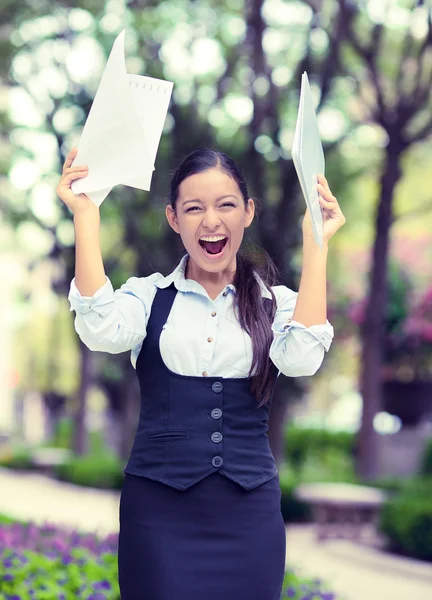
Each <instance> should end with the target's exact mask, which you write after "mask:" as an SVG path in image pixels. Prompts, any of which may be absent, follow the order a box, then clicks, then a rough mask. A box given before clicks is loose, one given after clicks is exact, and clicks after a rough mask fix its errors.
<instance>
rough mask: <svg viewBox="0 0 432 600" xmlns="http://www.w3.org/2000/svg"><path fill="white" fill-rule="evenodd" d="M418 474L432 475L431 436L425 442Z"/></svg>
mask: <svg viewBox="0 0 432 600" xmlns="http://www.w3.org/2000/svg"><path fill="white" fill-rule="evenodd" d="M420 474H421V475H425V476H432V437H431V438H430V439H429V440H428V441H427V442H426V445H425V448H424V451H423V456H422V460H421V466H420Z"/></svg>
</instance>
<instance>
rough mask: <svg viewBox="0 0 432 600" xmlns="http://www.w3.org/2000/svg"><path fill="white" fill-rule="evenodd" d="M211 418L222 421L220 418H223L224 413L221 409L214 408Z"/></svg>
mask: <svg viewBox="0 0 432 600" xmlns="http://www.w3.org/2000/svg"><path fill="white" fill-rule="evenodd" d="M211 416H212V418H213V419H220V418H221V416H222V411H221V409H220V408H214V409H213V410H212V411H211Z"/></svg>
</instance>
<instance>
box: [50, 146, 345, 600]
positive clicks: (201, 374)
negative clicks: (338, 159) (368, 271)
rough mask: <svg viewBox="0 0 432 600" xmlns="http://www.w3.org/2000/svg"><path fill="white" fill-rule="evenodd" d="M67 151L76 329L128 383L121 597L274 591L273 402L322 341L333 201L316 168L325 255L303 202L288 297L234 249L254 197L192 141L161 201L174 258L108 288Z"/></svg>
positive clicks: (262, 596) (182, 599)
mask: <svg viewBox="0 0 432 600" xmlns="http://www.w3.org/2000/svg"><path fill="white" fill-rule="evenodd" d="M75 155H76V149H73V150H72V151H71V152H70V153H69V154H68V156H67V158H66V161H65V163H64V168H63V176H62V178H61V181H60V183H59V186H58V188H57V193H58V195H59V196H60V198H61V199H62V200H63V201H64V202H65V203H66V204H67V206H68V207H69V208H70V209H71V210H72V212H73V214H74V225H75V234H76V272H75V278H74V280H73V281H72V283H71V290H70V295H69V299H70V303H71V307H72V309H74V310H75V311H76V319H75V328H76V330H77V332H78V334H79V336H80V338H81V340H82V341H83V342H84V343H85V344H86V345H87V346H88V347H89V348H90V349H91V350H99V351H105V352H111V353H118V352H123V351H126V350H131V360H132V364H133V365H134V367H135V369H136V372H137V376H138V379H139V383H140V393H141V411H140V418H139V423H138V428H137V431H136V435H135V440H134V444H133V448H132V451H131V455H130V458H129V461H128V463H127V465H126V468H125V479H124V483H123V489H122V493H121V499H120V533H119V555H118V566H119V585H120V590H121V596H122V599H123V600H141V599H142V600H173V599H176V600H201V599H203V598H205V599H206V600H220V598H224V599H225V600H279V598H280V594H281V588H282V582H283V576H284V567H285V528H284V523H283V519H282V515H281V511H280V493H281V492H280V486H279V477H278V472H277V468H276V465H275V461H274V458H273V455H272V453H271V450H270V447H269V444H268V437H267V420H268V410H269V403H270V401H271V397H272V389H273V384H274V381H275V379H276V377H277V375H278V373H279V372H282V373H283V374H284V375H286V376H290V377H296V376H302V375H313V374H314V373H315V372H316V371H317V369H318V368H319V367H320V365H321V363H322V360H323V356H324V351H325V350H328V349H329V347H330V344H331V341H332V338H333V328H332V326H331V325H330V323H329V322H328V321H327V319H326V293H325V286H326V282H325V271H326V259H327V244H328V240H329V239H330V238H331V237H332V236H333V235H334V233H335V232H336V231H337V229H339V227H341V225H343V223H344V222H345V218H344V216H343V214H342V212H341V210H340V208H339V206H338V203H337V200H336V198H334V196H333V195H332V194H331V192H330V189H329V187H328V184H327V182H326V180H325V178H324V177H321V178H320V185H319V191H320V194H321V197H320V202H321V205H322V206H323V207H324V209H325V223H324V249H323V250H322V251H321V250H320V249H319V247H318V246H316V244H315V241H314V239H313V233H312V227H311V222H310V218H309V213H308V211H306V215H305V218H304V220H303V238H304V245H303V271H302V279H301V283H300V289H299V293H298V294H297V293H295V292H293V291H292V290H290V289H289V288H287V287H285V286H282V285H279V286H275V285H273V284H274V281H273V279H272V277H271V276H267V275H263V276H262V277H260V276H259V275H258V272H257V269H256V268H255V266H254V265H253V264H252V263H251V262H250V261H249V260H248V259H246V258H244V257H242V256H241V255H240V254H239V248H240V245H241V242H242V239H243V235H244V229H245V228H246V227H249V225H250V224H251V223H252V221H253V218H254V211H255V206H254V201H253V199H252V198H249V195H248V190H247V186H246V182H245V181H244V178H243V177H242V175H241V173H240V172H239V170H238V168H237V167H236V165H235V163H234V162H233V161H232V159H231V158H229V157H228V156H227V155H226V154H224V153H221V152H215V151H213V150H210V149H199V150H196V151H195V152H192V153H191V154H190V155H189V156H187V157H186V158H185V159H184V160H183V162H182V163H181V164H180V165H179V167H178V168H177V170H176V172H175V173H174V175H173V177H172V181H171V186H170V203H169V205H168V206H167V207H166V217H167V219H168V222H169V224H170V226H171V227H172V228H173V230H174V231H175V232H176V233H178V234H179V235H180V236H181V239H182V242H183V245H184V247H185V249H186V255H185V256H184V257H183V258H182V260H181V262H180V264H179V265H178V266H177V268H176V269H175V270H174V272H173V273H171V274H170V275H168V276H167V277H163V276H162V275H161V274H160V273H153V274H152V275H150V276H148V277H132V278H130V279H128V281H127V282H126V283H125V284H124V285H123V286H122V287H121V288H120V289H119V290H117V291H115V292H114V291H113V289H112V286H111V283H110V281H109V279H108V278H107V277H106V275H105V272H104V267H103V262H102V256H101V250H100V245H99V209H98V208H97V207H96V206H94V204H93V203H92V202H91V201H90V200H89V198H88V197H87V196H85V195H84V194H80V195H78V196H75V195H74V194H73V193H72V191H71V189H70V185H71V182H72V181H73V180H74V179H76V178H79V177H85V176H86V175H87V172H88V170H87V168H86V167H83V166H76V167H71V164H72V161H73V159H74V157H75ZM270 267H271V265H270ZM269 273H270V274H271V273H272V269H271V268H270V269H269ZM294 309H295V310H294Z"/></svg>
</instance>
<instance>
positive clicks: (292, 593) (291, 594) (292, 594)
mask: <svg viewBox="0 0 432 600" xmlns="http://www.w3.org/2000/svg"><path fill="white" fill-rule="evenodd" d="M285 595H286V596H288V598H295V597H296V595H297V592H296V591H295V589H294V588H293V587H289V588H287V590H286V592H285Z"/></svg>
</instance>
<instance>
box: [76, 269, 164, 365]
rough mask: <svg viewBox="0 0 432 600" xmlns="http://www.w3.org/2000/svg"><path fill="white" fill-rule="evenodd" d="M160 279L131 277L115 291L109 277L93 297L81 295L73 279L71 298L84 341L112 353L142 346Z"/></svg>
mask: <svg viewBox="0 0 432 600" xmlns="http://www.w3.org/2000/svg"><path fill="white" fill-rule="evenodd" d="M158 277H161V275H160V274H159V273H154V274H153V275H150V276H149V277H131V278H130V279H128V280H127V281H126V283H125V284H123V285H122V286H121V288H120V289H118V290H116V291H114V289H113V286H112V284H111V281H110V280H109V279H108V277H107V278H106V282H105V284H104V285H103V286H102V287H101V288H99V289H98V290H97V291H96V292H95V293H94V294H93V296H82V295H81V294H80V292H79V290H78V288H77V287H76V284H75V279H73V280H72V282H71V285H70V291H69V296H68V299H69V303H70V310H71V311H75V313H76V316H75V321H74V324H75V330H76V332H77V333H78V335H79V337H80V339H81V340H82V342H83V343H84V344H85V345H86V346H87V347H88V348H89V349H90V350H97V351H100V352H109V353H111V354H118V353H120V352H126V351H127V350H132V349H133V348H136V347H137V346H140V345H142V342H143V340H144V338H145V336H146V328H147V321H148V315H149V314H150V308H151V304H152V302H153V298H154V294H155V291H156V290H155V285H154V283H155V281H156V280H157V279H158Z"/></svg>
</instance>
